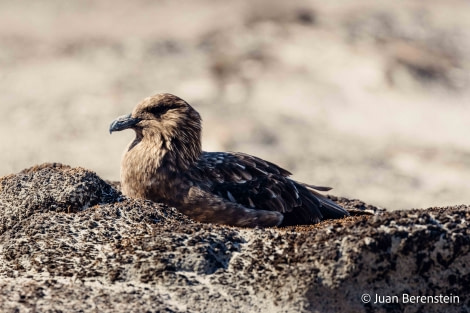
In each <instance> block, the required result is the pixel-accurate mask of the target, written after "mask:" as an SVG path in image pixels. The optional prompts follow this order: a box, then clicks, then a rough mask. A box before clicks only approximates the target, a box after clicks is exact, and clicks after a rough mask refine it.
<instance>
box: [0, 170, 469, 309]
mask: <svg viewBox="0 0 470 313" xmlns="http://www.w3.org/2000/svg"><path fill="white" fill-rule="evenodd" d="M115 187H118V184H110V183H107V182H105V181H104V180H102V179H101V178H99V177H98V176H97V175H96V174H95V173H93V172H91V171H88V170H86V169H83V168H71V167H68V166H65V165H61V164H44V165H40V166H36V167H33V168H30V169H27V170H24V171H22V172H20V173H18V174H15V175H9V176H5V177H3V178H1V179H0V212H1V213H0V311H1V312H30V311H32V312H72V311H73V312H92V311H93V312H95V311H99V312H116V311H119V312H131V311H132V312H160V311H165V312H222V311H224V312H235V311H240V312H317V311H318V312H328V311H331V312H403V311H406V312H443V311H446V312H467V311H469V310H470V289H469V288H468V286H470V266H469V264H470V230H469V224H468V220H469V218H470V213H469V212H470V211H469V207H468V206H463V205H462V206H456V207H446V208H430V209H426V210H410V211H395V212H386V211H380V210H377V209H376V208H374V207H373V206H368V205H366V204H364V203H362V202H361V201H358V200H348V199H341V198H339V199H336V200H337V201H339V202H340V203H341V204H342V205H344V206H345V207H346V208H347V209H349V210H351V211H353V212H355V216H353V217H349V218H346V219H343V220H333V221H326V222H323V223H321V224H318V225H313V226H298V227H288V228H271V229H240V228H234V227H227V226H219V225H210V224H200V223H195V222H193V221H191V220H189V219H188V218H186V217H185V216H184V215H182V214H180V213H178V211H177V210H176V209H174V208H170V207H167V206H165V205H163V204H156V203H152V202H149V201H142V200H133V199H128V198H126V197H124V196H122V195H121V194H120V192H119V191H118V190H117V189H115ZM361 212H373V213H374V214H372V215H369V214H361ZM367 295H370V296H371V298H370V302H369V303H365V302H367V301H368V298H367ZM411 296H428V297H425V298H411ZM431 296H432V297H431ZM395 297H396V298H395ZM445 297H447V298H445ZM416 299H418V300H416ZM376 300H378V301H377V302H378V303H374V302H376ZM412 302H415V303H412ZM425 302H448V303H440V304H439V303H425Z"/></svg>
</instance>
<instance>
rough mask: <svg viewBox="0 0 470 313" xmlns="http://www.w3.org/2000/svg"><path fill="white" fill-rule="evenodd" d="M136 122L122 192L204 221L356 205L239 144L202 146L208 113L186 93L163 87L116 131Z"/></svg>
mask: <svg viewBox="0 0 470 313" xmlns="http://www.w3.org/2000/svg"><path fill="white" fill-rule="evenodd" d="M128 128H131V129H133V130H134V131H135V133H136V137H135V139H134V140H133V141H132V142H131V143H130V144H129V146H128V148H127V149H126V151H125V153H124V156H123V158H122V163H121V186H122V192H123V193H124V194H125V195H127V196H129V197H132V198H142V199H150V200H152V201H155V202H163V203H166V204H168V205H170V206H174V207H176V208H177V209H178V210H180V211H181V212H182V213H184V214H186V215H188V216H189V217H191V218H193V219H194V220H197V221H200V222H209V223H219V224H228V225H234V226H245V227H256V226H260V227H269V226H280V225H296V224H313V223H317V222H319V221H320V220H322V219H326V218H340V217H344V216H348V215H349V213H348V212H347V211H346V210H345V209H344V208H342V207H341V206H339V205H338V204H336V203H334V202H333V201H331V200H329V199H327V198H326V197H324V196H323V195H321V194H319V193H318V192H317V191H327V190H329V189H331V188H328V187H318V186H313V185H308V184H304V183H300V182H296V181H294V180H292V179H290V178H289V177H288V176H289V175H291V173H289V172H288V171H286V170H285V169H282V168H280V167H279V166H277V165H275V164H273V163H270V162H268V161H264V160H262V159H260V158H257V157H254V156H251V155H248V154H244V153H237V152H205V151H202V150H201V117H200V116H199V113H198V112H196V110H194V109H193V108H192V107H191V106H190V105H189V104H188V103H187V102H186V101H184V100H183V99H180V98H178V97H177V96H174V95H171V94H167V93H164V94H157V95H155V96H153V97H148V98H146V99H144V100H143V101H142V102H141V103H139V104H138V105H137V106H136V107H135V109H134V111H133V112H132V114H129V115H125V116H121V117H119V118H117V119H116V120H115V121H113V122H112V124H111V125H110V128H109V131H110V133H112V132H113V131H120V130H124V129H128Z"/></svg>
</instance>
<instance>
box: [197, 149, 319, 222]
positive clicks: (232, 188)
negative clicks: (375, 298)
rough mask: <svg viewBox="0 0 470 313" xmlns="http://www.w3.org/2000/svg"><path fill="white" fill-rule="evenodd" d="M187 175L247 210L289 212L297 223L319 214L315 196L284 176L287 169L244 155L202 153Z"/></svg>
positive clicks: (316, 220) (316, 218)
mask: <svg viewBox="0 0 470 313" xmlns="http://www.w3.org/2000/svg"><path fill="white" fill-rule="evenodd" d="M191 175H192V177H191V180H192V181H198V182H199V185H200V186H201V187H202V188H204V189H206V190H208V191H210V192H212V193H213V194H216V195H218V196H220V197H221V198H223V199H226V200H228V201H231V202H234V203H238V204H241V205H243V206H245V207H247V208H250V209H257V210H268V211H277V212H281V213H292V214H294V215H295V217H294V219H295V220H296V223H298V224H301V223H311V222H318V221H319V220H321V219H322V216H323V215H322V213H321V211H320V207H321V204H320V201H319V200H318V198H317V197H316V196H314V195H313V194H312V193H311V192H310V191H309V190H307V188H306V187H305V186H303V185H302V184H299V183H297V182H295V181H293V180H292V179H290V178H288V176H289V175H290V173H289V172H288V171H286V170H285V169H282V168H281V167H279V166H277V165H275V164H273V163H270V162H267V161H264V160H262V159H260V158H257V157H254V156H251V155H248V154H243V153H219V152H203V154H202V156H201V159H200V160H199V162H198V164H197V166H196V167H195V168H194V170H192V171H191ZM312 187H315V186H312Z"/></svg>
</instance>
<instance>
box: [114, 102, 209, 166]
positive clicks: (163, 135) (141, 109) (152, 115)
mask: <svg viewBox="0 0 470 313" xmlns="http://www.w3.org/2000/svg"><path fill="white" fill-rule="evenodd" d="M129 128H130V129H133V130H134V131H135V132H136V134H137V139H139V140H144V141H149V142H152V143H155V144H157V143H159V144H160V145H161V147H162V148H165V149H168V150H169V151H171V150H174V151H175V152H178V153H186V154H190V155H192V156H197V157H198V156H199V154H200V152H201V117H200V115H199V113H198V112H197V111H196V110H194V109H193V108H192V107H191V106H190V105H189V104H188V103H187V102H186V101H184V100H183V99H181V98H179V97H177V96H175V95H172V94H168V93H162V94H157V95H154V96H152V97H148V98H145V99H144V100H143V101H142V102H140V103H139V104H138V105H137V106H136V107H135V108H134V110H133V111H132V113H131V114H128V115H124V116H121V117H118V118H117V119H116V120H114V121H113V122H112V123H111V125H110V127H109V132H110V133H112V132H114V131H121V130H124V129H129Z"/></svg>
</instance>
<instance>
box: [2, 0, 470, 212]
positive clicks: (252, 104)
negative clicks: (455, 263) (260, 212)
mask: <svg viewBox="0 0 470 313" xmlns="http://www.w3.org/2000/svg"><path fill="white" fill-rule="evenodd" d="M327 3H328V4H326V2H325V1H291V2H289V4H286V3H285V1H280V0H279V1H249V0H246V1H242V0H237V1H230V2H226V1H215V0H198V1H196V0H191V1H189V0H187V1H143V0H142V1H132V2H129V1H124V0H113V1H111V0H109V1H104V0H103V1H67V2H63V1H52V0H51V1H45V0H44V1H0V69H1V70H0V116H1V120H2V122H1V123H0V134H1V135H0V136H1V137H0V144H1V145H2V153H1V154H0V176H1V175H5V174H8V173H12V172H18V171H19V170H21V169H23V168H26V167H29V166H31V165H34V164H37V163H41V162H46V161H47V162H53V161H55V162H63V163H66V164H70V165H72V166H83V167H86V168H89V169H92V170H94V171H96V172H97V173H98V174H99V175H100V176H101V177H103V178H106V179H111V180H117V179H118V178H119V163H120V158H121V154H122V151H123V149H124V147H125V146H126V145H127V142H129V141H130V140H131V138H132V136H133V134H132V132H124V133H117V134H113V135H112V136H110V135H109V133H108V127H109V124H110V122H111V121H112V120H113V119H114V118H115V117H117V116H118V115H122V114H126V113H128V112H130V111H131V110H132V108H133V107H134V105H135V104H136V103H137V102H139V101H140V100H141V99H143V98H145V97H146V96H149V95H152V94H154V93H157V92H171V93H174V94H176V95H178V96H180V97H182V98H184V99H186V100H187V101H188V102H190V103H191V104H192V105H193V106H194V107H195V108H196V109H197V110H198V111H199V112H200V113H201V114H202V116H203V119H204V133H203V137H204V139H203V147H204V148H205V150H208V151H215V150H232V151H243V152H247V153H251V154H254V155H257V156H260V157H263V158H265V159H268V160H271V161H273V162H276V163H278V164H279V165H281V166H283V167H285V168H286V169H288V170H290V171H291V172H293V173H295V175H294V177H295V178H296V179H299V180H302V181H306V182H310V183H313V184H317V185H329V186H333V187H334V188H335V189H334V190H333V193H334V194H336V195H339V196H345V197H349V198H359V199H362V200H364V201H366V202H368V203H371V204H375V205H379V206H383V207H386V208H389V209H401V208H412V207H430V206H441V205H454V204H461V203H466V204H469V203H470V192H468V191H469V189H470V188H469V187H470V140H468V137H469V134H470V126H469V125H470V124H469V122H468V121H469V117H470V91H469V86H470V74H469V69H470V61H469V58H470V57H469V56H470V10H469V7H468V3H467V2H465V1H426V2H422V1H406V2H392V1H383V2H382V1H365V0H361V1H354V2H349V1H341V0H336V1H328V2H327Z"/></svg>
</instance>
